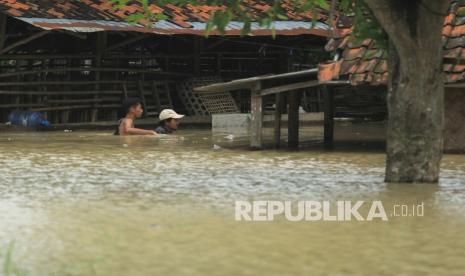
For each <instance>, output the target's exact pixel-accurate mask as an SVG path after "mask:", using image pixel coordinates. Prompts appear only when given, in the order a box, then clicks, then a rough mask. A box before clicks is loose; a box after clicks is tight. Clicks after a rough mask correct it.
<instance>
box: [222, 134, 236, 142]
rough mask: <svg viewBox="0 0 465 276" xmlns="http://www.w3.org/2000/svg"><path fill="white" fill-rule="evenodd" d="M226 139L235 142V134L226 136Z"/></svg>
mask: <svg viewBox="0 0 465 276" xmlns="http://www.w3.org/2000/svg"><path fill="white" fill-rule="evenodd" d="M224 138H226V139H228V140H231V141H232V140H234V135H233V134H229V135H228V136H225V137H224Z"/></svg>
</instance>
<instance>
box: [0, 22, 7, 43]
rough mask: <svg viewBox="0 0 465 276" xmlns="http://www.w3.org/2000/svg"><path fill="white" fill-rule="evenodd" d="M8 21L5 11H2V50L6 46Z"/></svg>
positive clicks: (0, 36) (0, 33)
mask: <svg viewBox="0 0 465 276" xmlns="http://www.w3.org/2000/svg"><path fill="white" fill-rule="evenodd" d="M6 21H7V17H6V15H5V14H4V13H0V51H1V50H2V49H3V47H4V46H5V41H6Z"/></svg>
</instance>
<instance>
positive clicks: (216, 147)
mask: <svg viewBox="0 0 465 276" xmlns="http://www.w3.org/2000/svg"><path fill="white" fill-rule="evenodd" d="M213 149H214V150H220V149H221V147H220V146H218V145H213Z"/></svg>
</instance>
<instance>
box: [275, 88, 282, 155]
mask: <svg viewBox="0 0 465 276" xmlns="http://www.w3.org/2000/svg"><path fill="white" fill-rule="evenodd" d="M283 100H284V99H283V95H282V94H281V93H278V94H276V100H275V110H274V145H275V147H276V148H279V147H280V145H281V114H282V104H283Z"/></svg>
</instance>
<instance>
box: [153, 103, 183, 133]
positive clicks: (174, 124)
mask: <svg viewBox="0 0 465 276" xmlns="http://www.w3.org/2000/svg"><path fill="white" fill-rule="evenodd" d="M184 116H185V115H181V114H178V113H176V111H174V110H172V109H163V110H162V111H161V112H160V116H159V117H158V118H159V119H160V122H159V126H158V127H157V129H155V132H156V133H158V134H170V133H173V132H174V131H176V130H177V129H178V125H179V119H181V118H183V117H184Z"/></svg>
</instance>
